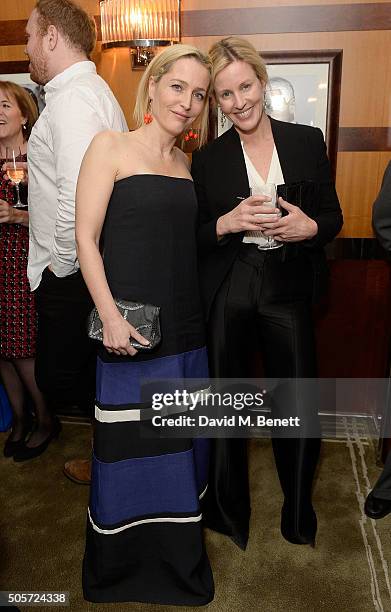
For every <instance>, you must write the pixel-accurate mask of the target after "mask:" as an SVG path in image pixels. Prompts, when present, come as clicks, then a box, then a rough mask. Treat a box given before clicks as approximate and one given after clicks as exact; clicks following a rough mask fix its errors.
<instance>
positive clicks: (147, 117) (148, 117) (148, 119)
mask: <svg viewBox="0 0 391 612" xmlns="http://www.w3.org/2000/svg"><path fill="white" fill-rule="evenodd" d="M151 102H152V100H148V107H147V112H146V113H145V115H144V123H145V125H148V124H149V123H152V121H153V117H152V115H151Z"/></svg>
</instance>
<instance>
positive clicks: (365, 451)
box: [0, 419, 391, 612]
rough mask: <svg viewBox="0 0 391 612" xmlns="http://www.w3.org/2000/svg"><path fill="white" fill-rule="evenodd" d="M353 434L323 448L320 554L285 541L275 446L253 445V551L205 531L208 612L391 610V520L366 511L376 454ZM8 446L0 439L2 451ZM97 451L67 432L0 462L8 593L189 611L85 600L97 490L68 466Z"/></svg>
mask: <svg viewBox="0 0 391 612" xmlns="http://www.w3.org/2000/svg"><path fill="white" fill-rule="evenodd" d="M346 435H347V440H346V441H334V442H327V441H326V442H324V443H323V447H322V461H321V465H320V468H319V471H318V477H317V481H316V486H315V492H314V503H315V506H316V510H317V514H318V522H319V530H318V536H317V542H316V547H315V548H314V549H313V548H311V547H300V546H294V545H292V544H289V543H287V542H285V540H283V538H282V537H281V535H280V532H279V513H280V507H281V501H282V499H281V493H280V489H279V485H278V481H277V477H276V473H275V469H274V464H273V457H272V452H271V445H270V442H269V441H268V440H253V441H252V442H251V445H250V458H251V483H252V508H253V513H252V521H251V534H250V542H249V546H248V548H247V551H246V552H242V551H240V550H239V549H238V548H237V547H236V546H235V545H234V544H232V542H231V541H230V540H229V539H228V538H225V537H223V536H220V535H218V534H215V533H212V532H210V531H207V533H206V539H207V547H208V552H209V556H210V559H211V563H212V567H213V571H214V576H215V584H216V595H215V599H214V601H213V602H212V603H211V604H209V605H208V606H206V608H207V610H208V612H223V611H224V612H225V611H230V612H239V611H243V610H244V611H247V610H259V611H262V612H317V611H318V610H324V611H330V612H331V611H333V612H372V611H374V610H375V611H378V612H382V611H391V586H390V576H389V572H388V567H389V565H390V564H391V541H390V526H391V515H390V516H388V517H387V518H385V519H383V520H382V521H379V522H377V523H375V522H374V521H371V520H369V519H367V518H366V517H365V515H364V514H363V511H362V507H363V502H364V499H365V495H366V493H367V491H368V490H369V488H370V483H373V482H374V480H375V479H376V478H377V475H378V474H379V469H378V468H377V467H376V466H375V457H374V447H373V444H372V443H368V441H367V440H366V439H362V437H360V436H359V435H358V433H357V428H356V427H355V423H354V419H353V420H352V421H351V422H350V423H349V426H348V427H347V428H346ZM5 437H6V435H5V434H0V444H1V446H2V445H3V443H4V439H5ZM89 449H90V429H89V427H88V426H86V425H76V424H71V423H68V424H65V425H64V429H63V434H62V436H61V437H60V439H59V441H58V442H56V443H54V444H52V445H51V446H50V447H49V449H48V451H47V452H46V453H45V454H44V455H42V456H41V457H40V458H38V459H35V460H33V461H31V462H29V463H25V464H15V463H14V462H13V461H12V460H7V459H4V458H3V457H2V458H1V459H0V482H1V502H0V504H1V505H0V590H19V591H26V590H34V591H35V590H40V591H50V590H57V591H69V592H70V609H71V610H72V612H73V611H75V612H84V611H90V610H99V612H106V611H109V610H112V611H119V612H127V611H135V612H136V611H137V612H138V611H139V612H153V611H154V612H163V611H164V612H168V611H169V610H173V611H174V610H178V611H179V612H180V611H181V610H186V609H190V608H175V607H167V606H156V605H145V604H128V605H127V604H118V605H116V604H112V605H99V606H98V605H93V604H89V603H87V602H85V601H84V600H83V597H82V593H81V584H80V572H81V559H82V554H83V546H84V527H85V520H86V518H85V517H86V504H87V499H88V492H89V489H88V487H83V486H78V485H75V484H73V483H71V482H69V481H68V480H67V479H66V478H64V477H63V475H62V466H63V463H64V460H66V459H68V458H70V457H74V456H87V454H88V452H89ZM151 579H153V577H151ZM21 609H22V610H28V609H29V608H28V607H27V608H26V607H23V608H21ZM32 609H33V608H31V610H32ZM34 609H35V608H34ZM40 609H41V610H53V608H49V607H44V608H40Z"/></svg>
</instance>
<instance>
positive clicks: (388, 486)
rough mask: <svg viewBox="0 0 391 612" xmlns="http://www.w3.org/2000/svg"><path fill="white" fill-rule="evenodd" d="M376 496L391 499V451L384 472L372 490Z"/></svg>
mask: <svg viewBox="0 0 391 612" xmlns="http://www.w3.org/2000/svg"><path fill="white" fill-rule="evenodd" d="M372 493H373V495H374V496H375V497H379V498H380V499H388V500H389V501H391V452H389V453H388V455H387V458H386V462H385V464H384V468H383V471H382V473H381V474H380V476H379V478H378V479H377V482H376V484H375V486H374V487H373V491H372Z"/></svg>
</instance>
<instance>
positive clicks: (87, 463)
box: [63, 459, 91, 485]
mask: <svg viewBox="0 0 391 612" xmlns="http://www.w3.org/2000/svg"><path fill="white" fill-rule="evenodd" d="M63 472H64V474H65V476H66V477H67V478H69V480H72V482H76V483H77V484H85V485H89V484H91V460H90V459H72V460H71V461H67V462H66V464H65V465H64V469H63Z"/></svg>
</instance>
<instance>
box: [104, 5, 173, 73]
mask: <svg viewBox="0 0 391 612" xmlns="http://www.w3.org/2000/svg"><path fill="white" fill-rule="evenodd" d="M180 8H181V0H101V1H100V16H101V28H102V48H103V49H109V48H111V47H130V50H131V54H132V68H134V69H136V70H137V69H139V70H141V69H143V68H145V67H146V66H148V64H149V62H150V61H151V59H152V58H153V56H154V54H155V49H156V48H157V47H165V46H167V45H171V44H173V43H176V42H179V41H180V38H181V34H180Z"/></svg>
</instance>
